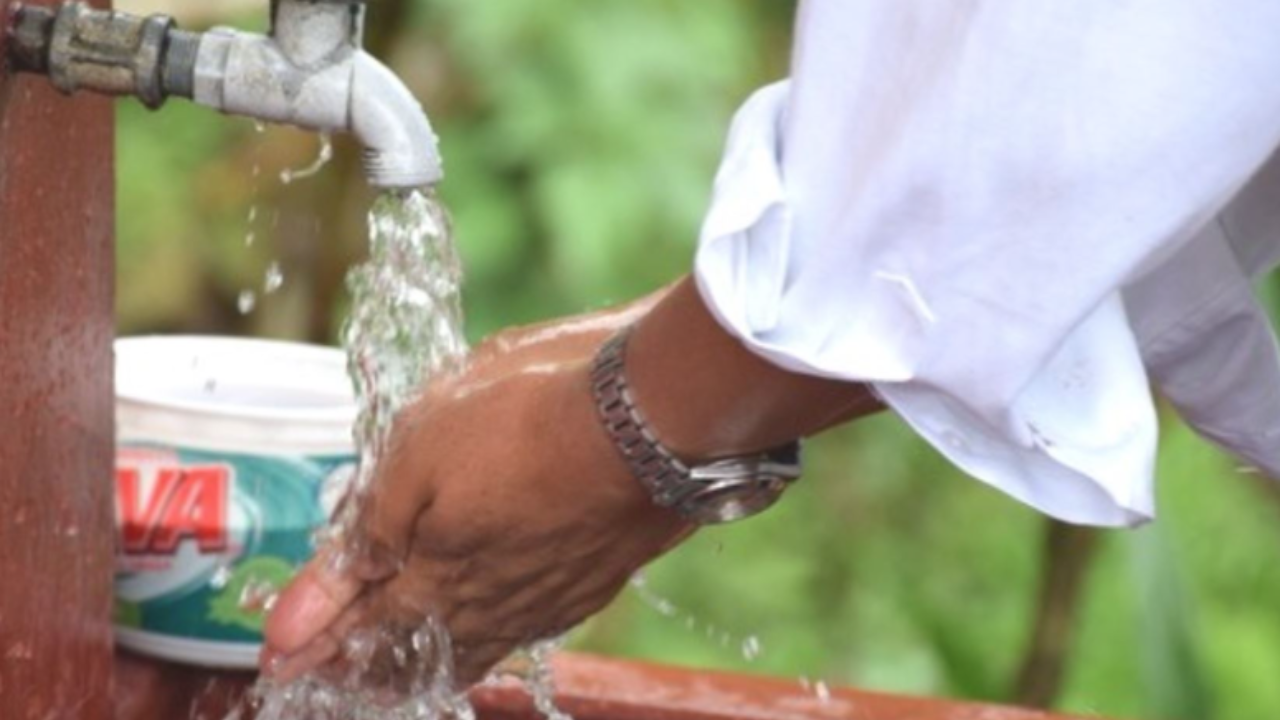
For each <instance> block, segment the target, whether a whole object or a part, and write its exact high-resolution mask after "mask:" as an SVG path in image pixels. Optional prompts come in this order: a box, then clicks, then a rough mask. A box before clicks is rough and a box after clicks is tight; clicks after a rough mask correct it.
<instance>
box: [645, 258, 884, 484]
mask: <svg viewBox="0 0 1280 720" xmlns="http://www.w3.org/2000/svg"><path fill="white" fill-rule="evenodd" d="M627 368H628V375H629V379H630V385H631V390H632V394H633V397H634V399H635V401H636V404H637V405H638V406H640V407H642V408H643V409H644V412H645V415H646V417H647V418H648V420H649V424H650V426H651V428H652V429H653V431H654V433H655V434H656V435H657V436H658V438H659V439H660V440H661V441H662V443H663V444H664V445H665V446H666V447H667V448H668V449H670V450H671V451H672V452H673V453H674V454H676V455H677V456H678V457H680V458H682V459H684V460H711V459H717V458H722V457H729V456H734V455H744V454H750V453H757V452H761V451H764V450H767V449H769V448H774V447H778V446H780V445H784V444H786V443H788V442H790V441H793V440H795V439H798V438H801V437H806V436H809V435H812V434H815V433H817V432H820V431H821V430H824V429H826V428H827V427H831V426H833V425H836V424H839V423H841V422H844V421H847V420H851V419H853V418H856V417H859V416H862V415H866V414H869V413H871V412H875V411H877V410H879V409H880V407H881V406H880V403H879V402H878V401H877V400H876V399H875V397H874V396H873V395H872V393H871V392H870V391H869V390H868V389H867V387H866V386H865V385H862V384H859V383H847V382H840V381H834V380H828V379H824V378H818V377H814V376H808V375H801V374H797V373H792V372H789V371H786V370H784V369H782V368H779V367H778V366H776V365H773V364H772V363H769V362H768V361H766V360H764V359H763V358H761V357H759V356H758V355H756V354H754V353H752V352H751V351H750V350H749V349H747V347H746V346H744V345H743V344H742V343H741V342H740V341H739V340H738V339H737V338H736V337H734V336H732V335H730V334H729V333H728V332H727V331H726V330H725V329H724V328H723V327H721V326H720V324H719V322H718V321H717V320H716V319H715V318H714V317H713V316H712V314H711V312H710V311H709V310H708V309H707V307H706V305H705V304H704V303H703V301H702V298H701V296H700V295H699V293H698V291H697V289H696V287H694V284H693V282H692V281H691V280H689V279H685V280H684V281H682V282H681V283H679V284H678V285H677V286H676V287H675V288H674V289H673V290H672V291H671V293H670V294H668V295H667V296H666V297H665V298H663V300H662V301H661V302H659V303H658V304H657V305H656V306H655V307H654V308H653V309H652V310H651V311H650V312H648V313H647V314H646V315H645V316H644V317H643V318H642V319H641V320H640V321H639V322H638V323H637V325H636V327H635V330H634V334H633V336H632V338H631V340H630V343H629V347H628V351H627Z"/></svg>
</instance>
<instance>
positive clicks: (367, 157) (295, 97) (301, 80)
mask: <svg viewBox="0 0 1280 720" xmlns="http://www.w3.org/2000/svg"><path fill="white" fill-rule="evenodd" d="M271 11H272V23H271V26H272V29H271V34H270V35H257V34H252V33H245V32H241V31H238V30H232V29H228V28H215V29H213V30H210V31H209V32H207V33H203V34H198V33H188V32H183V31H181V30H179V29H177V27H176V26H175V25H174V23H173V21H172V19H170V18H167V17H164V16H151V17H148V18H138V17H134V16H130V15H126V14H124V13H117V12H111V11H101V10H94V9H91V8H89V7H87V6H85V5H84V4H82V3H79V2H68V3H64V4H63V5H62V6H61V7H60V8H59V9H58V10H57V11H56V12H54V11H51V10H48V9H45V8H41V7H20V8H19V9H18V10H17V11H16V12H15V14H14V16H13V18H11V22H10V28H11V29H10V35H11V40H12V41H11V43H10V46H11V52H10V55H11V58H12V59H13V61H14V65H15V67H16V68H17V69H20V70H26V71H30V72H41V73H45V74H48V75H49V76H50V77H51V78H52V79H53V81H54V84H55V85H56V86H57V87H58V88H60V89H61V90H63V91H64V92H68V93H71V92H75V91H77V90H92V91H96V92H102V93H107V94H112V95H134V96H136V97H138V98H140V99H141V100H143V102H145V103H146V104H147V105H148V106H149V107H153V108H155V107H159V106H160V105H161V104H162V103H163V102H164V100H165V99H166V98H167V97H169V96H172V95H177V96H180V97H187V98H190V99H192V100H194V101H195V102H196V103H198V104H201V105H205V106H208V107H211V108H214V109H216V110H219V111H221V112H224V113H227V114H230V115H241V116H245V117H250V118H255V119H258V120H263V121H268V122H276V123H285V124H290V125H296V126H298V127H301V128H305V129H308V130H317V131H322V132H339V133H341V132H345V133H351V134H352V135H354V136H355V138H356V140H357V141H358V142H359V143H360V144H361V145H362V146H363V148H364V168H365V174H366V177H367V179H368V181H369V183H370V184H371V185H373V186H375V187H378V188H386V189H406V188H415V187H423V186H428V185H434V184H435V183H437V182H439V181H440V180H441V179H442V177H443V170H442V167H441V161H440V154H439V150H438V148H437V139H436V136H435V133H434V132H433V131H432V129H431V123H430V121H429V120H428V119H427V115H426V113H425V112H424V111H423V109H422V106H421V105H420V104H419V103H418V101H417V99H415V98H414V96H413V93H411V92H410V91H409V89H408V88H407V87H406V86H405V85H404V83H403V82H402V81H401V80H400V78H398V77H397V76H396V75H395V73H393V72H391V70H390V69H388V68H387V67H386V66H385V65H383V64H382V63H381V62H379V61H378V60H377V59H376V58H374V57H373V56H371V55H369V54H368V53H366V52H365V51H364V50H363V49H361V47H360V41H361V35H362V31H363V20H364V4H363V3H362V2H360V1H359V0H272V4H271Z"/></svg>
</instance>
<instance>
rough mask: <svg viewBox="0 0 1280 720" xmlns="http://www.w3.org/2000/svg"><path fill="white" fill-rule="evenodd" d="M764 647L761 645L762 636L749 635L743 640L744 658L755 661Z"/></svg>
mask: <svg viewBox="0 0 1280 720" xmlns="http://www.w3.org/2000/svg"><path fill="white" fill-rule="evenodd" d="M762 651H763V649H762V648H761V647H760V638H758V637H756V636H755V635H748V636H747V639H745V640H743V641H742V659H743V660H746V661H748V662H755V661H756V660H757V659H758V658H759V657H760V653H761V652H762Z"/></svg>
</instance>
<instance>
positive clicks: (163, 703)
mask: <svg viewBox="0 0 1280 720" xmlns="http://www.w3.org/2000/svg"><path fill="white" fill-rule="evenodd" d="M117 674H118V680H117V682H118V686H119V693H118V695H117V709H118V712H117V718H118V719H119V720H169V719H170V718H186V717H191V718H196V719H197V720H221V718H222V717H223V714H224V713H225V712H226V710H227V709H228V708H229V707H231V706H232V705H234V703H235V702H236V701H237V699H238V698H239V696H240V693H241V692H243V689H244V688H245V687H246V686H247V684H248V683H249V682H251V680H252V676H251V675H248V674H244V673H238V674H237V673H225V674H213V673H207V672H202V671H198V670H195V669H190V668H179V667H176V666H168V665H163V664H161V663H155V662H152V661H149V660H145V659H142V658H139V657H137V656H133V655H121V656H120V658H119V663H118V671H117ZM555 677H556V687H557V689H558V691H559V700H558V703H559V706H560V707H561V709H563V710H564V711H566V712H568V713H570V714H572V715H573V716H574V718H576V720H731V719H735V718H755V719H758V720H802V719H804V720H821V719H824V718H825V719H827V720H1068V718H1067V717H1066V716H1062V715H1049V714H1046V713H1042V712H1037V711H1034V710H1017V709H1011V708H1003V707H997V706H992V705H979V704H971V703H954V702H943V701H939V700H927V699H920V698H907V697H897V696H891V695H879V694H874V693H863V692H856V691H852V690H842V689H833V690H832V691H831V696H830V699H829V700H825V701H824V700H822V699H820V698H818V697H817V696H816V695H815V694H814V692H813V691H812V690H806V689H805V688H804V687H802V686H801V684H800V683H799V682H798V681H794V680H781V679H776V678H766V677H756V676H748V675H736V674H731V673H720V672H706V671H700V670H699V671H694V670H683V669H679V668H673V667H667V666H658V665H650V664H647V663H638V662H629V661H621V660H610V659H605V658H598V657H592V656H587V655H571V654H564V655H561V656H560V657H558V658H557V659H556V661H555ZM473 699H474V700H475V704H476V708H477V709H478V710H479V715H480V718H481V720H540V719H541V718H542V716H541V715H539V714H538V713H537V712H535V711H534V708H533V704H532V702H531V701H530V699H529V697H528V695H526V694H525V693H524V692H523V691H522V690H521V689H519V688H518V687H517V686H515V685H509V686H503V687H493V688H485V689H482V690H478V691H476V692H474V693H473Z"/></svg>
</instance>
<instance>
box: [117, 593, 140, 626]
mask: <svg viewBox="0 0 1280 720" xmlns="http://www.w3.org/2000/svg"><path fill="white" fill-rule="evenodd" d="M111 621H112V622H113V623H115V624H116V625H119V626H121V627H129V628H140V627H142V608H141V607H140V606H139V605H138V604H137V603H131V602H128V601H126V600H121V599H120V598H116V604H115V607H114V608H112V612H111Z"/></svg>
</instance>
